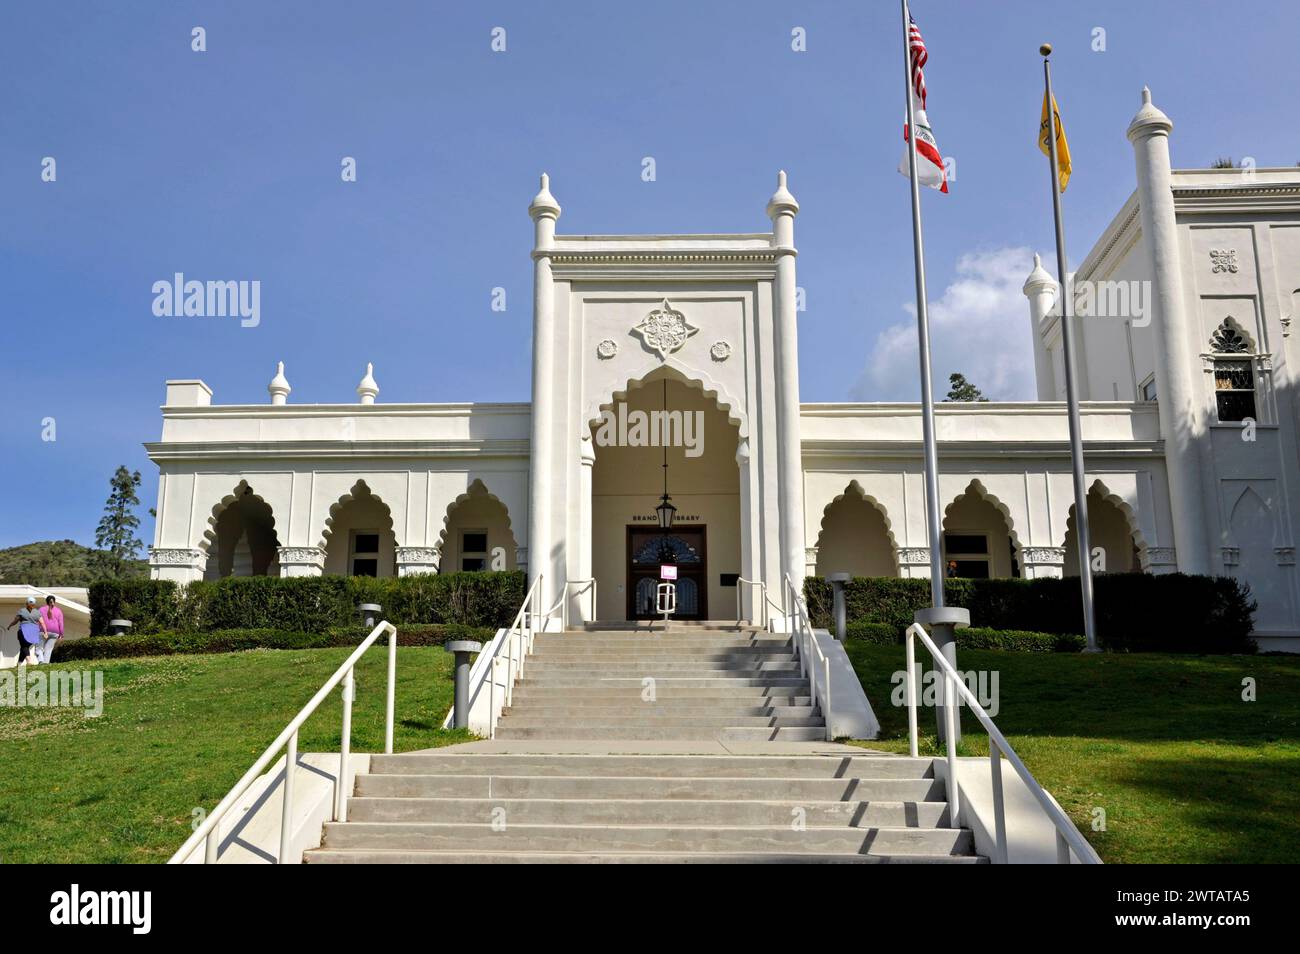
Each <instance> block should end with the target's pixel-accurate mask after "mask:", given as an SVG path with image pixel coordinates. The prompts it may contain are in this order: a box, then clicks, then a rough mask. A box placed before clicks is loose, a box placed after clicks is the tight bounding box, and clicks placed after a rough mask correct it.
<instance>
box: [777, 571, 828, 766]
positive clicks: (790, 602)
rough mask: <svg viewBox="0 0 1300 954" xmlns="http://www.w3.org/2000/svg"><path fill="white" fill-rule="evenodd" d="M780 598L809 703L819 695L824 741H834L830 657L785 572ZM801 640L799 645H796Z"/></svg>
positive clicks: (801, 598)
mask: <svg viewBox="0 0 1300 954" xmlns="http://www.w3.org/2000/svg"><path fill="white" fill-rule="evenodd" d="M781 595H782V601H783V602H785V603H786V606H787V607H789V608H790V609H788V610H787V616H788V618H789V620H790V634H791V643H792V644H793V645H794V649H795V655H796V656H797V657H798V659H799V672H800V674H801V675H805V676H807V677H808V683H809V687H810V689H811V692H812V699H813V702H817V701H818V698H819V697H820V701H821V710H822V718H823V720H824V721H825V723H826V741H827V742H834V741H835V734H834V733H835V729H834V726H833V725H832V724H831V661H830V658H829V657H828V656H827V655H826V654H825V653H824V652H822V648H821V646H819V645H817V634H816V633H814V632H813V628H812V622H811V621H810V620H809V619H808V607H807V606H805V605H804V602H803V595H802V594H800V592H799V590H798V588H797V587H796V586H795V585H794V583H793V582H792V581H791V579H790V574H788V573H787V574H786V575H785V584H784V587H783V591H782V594H781ZM800 641H802V643H803V645H802V646H801V645H800ZM810 648H811V649H812V650H813V652H815V653H816V654H817V662H820V663H821V666H822V679H821V684H820V686H819V685H818V680H817V670H816V666H815V664H814V661H813V659H812V658H811V653H809V649H810Z"/></svg>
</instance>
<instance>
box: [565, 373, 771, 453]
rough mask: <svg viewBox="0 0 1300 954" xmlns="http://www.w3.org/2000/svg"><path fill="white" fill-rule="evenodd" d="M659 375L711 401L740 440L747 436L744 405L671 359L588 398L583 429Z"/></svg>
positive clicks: (713, 381) (712, 383) (705, 378)
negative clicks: (611, 388)
mask: <svg viewBox="0 0 1300 954" xmlns="http://www.w3.org/2000/svg"><path fill="white" fill-rule="evenodd" d="M660 371H663V372H665V373H666V374H667V376H668V377H669V379H670V380H674V381H677V382H678V383H679V384H684V385H686V386H687V387H689V388H692V389H693V390H696V391H699V392H700V393H701V394H703V395H704V396H705V397H706V398H709V399H710V400H712V401H713V403H714V404H715V405H716V406H717V407H718V408H719V409H720V410H721V411H723V412H724V413H725V414H726V415H727V420H728V421H730V422H731V423H732V424H734V425H735V426H736V429H737V430H738V431H739V436H740V439H741V440H744V439H745V438H747V437H748V436H749V422H748V420H747V419H746V416H745V410H744V405H743V404H741V402H740V401H738V400H736V398H735V397H733V396H732V395H731V394H730V393H729V392H728V391H727V388H726V386H725V385H723V384H721V383H719V382H717V381H715V380H714V379H713V378H712V377H710V376H709V375H708V374H707V373H705V372H703V371H700V370H697V369H691V368H687V367H685V366H684V365H682V364H680V363H678V362H677V361H674V360H673V359H672V358H671V357H670V358H668V359H667V360H666V361H664V363H663V364H661V365H660V366H659V367H658V368H652V369H651V370H649V371H647V372H646V373H645V374H642V375H639V376H637V377H631V378H628V379H627V380H626V381H624V382H623V385H622V386H621V387H619V388H617V389H615V390H614V391H612V392H610V393H609V394H608V395H596V396H594V397H592V398H591V399H590V400H589V401H588V402H587V406H586V410H585V411H584V413H583V421H584V422H585V425H586V428H588V429H590V428H591V427H592V426H594V425H596V424H598V423H600V419H601V412H602V411H603V410H604V409H605V408H606V407H609V406H611V405H613V404H614V403H615V402H617V401H625V400H627V396H628V394H629V393H630V392H632V391H635V390H636V389H637V388H638V387H641V386H644V385H645V384H646V382H647V379H649V378H651V376H652V375H654V376H655V378H654V380H658V377H659V375H658V372H660Z"/></svg>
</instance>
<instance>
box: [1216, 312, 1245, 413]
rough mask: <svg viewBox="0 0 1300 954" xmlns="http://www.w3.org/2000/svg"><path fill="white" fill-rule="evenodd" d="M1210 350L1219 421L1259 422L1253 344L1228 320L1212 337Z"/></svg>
mask: <svg viewBox="0 0 1300 954" xmlns="http://www.w3.org/2000/svg"><path fill="white" fill-rule="evenodd" d="M1210 350H1211V352H1212V353H1213V356H1214V403H1215V405H1216V407H1217V410H1218V414H1219V421H1220V422H1221V423H1231V422H1236V421H1244V420H1246V418H1250V419H1251V420H1255V419H1256V418H1257V414H1256V403H1255V360H1254V358H1253V357H1252V356H1251V347H1250V342H1249V341H1248V340H1247V339H1246V336H1245V335H1243V334H1242V333H1241V330H1240V329H1239V328H1237V327H1236V326H1235V325H1234V324H1233V323H1232V320H1231V319H1224V322H1223V324H1221V325H1219V327H1218V328H1217V329H1215V332H1214V334H1212V335H1211V336H1210ZM1229 355H1231V357H1229ZM1238 355H1240V357H1237V356H1238Z"/></svg>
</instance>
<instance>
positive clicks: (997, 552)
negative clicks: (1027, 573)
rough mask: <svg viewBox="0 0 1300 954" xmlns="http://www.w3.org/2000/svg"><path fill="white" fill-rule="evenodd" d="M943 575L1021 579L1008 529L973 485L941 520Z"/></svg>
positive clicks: (979, 487) (994, 508) (1004, 519)
mask: <svg viewBox="0 0 1300 954" xmlns="http://www.w3.org/2000/svg"><path fill="white" fill-rule="evenodd" d="M943 562H944V568H945V569H944V572H945V575H947V576H950V577H965V578H968V579H1000V578H1006V577H1019V576H1020V558H1019V554H1018V552H1017V547H1016V544H1015V541H1014V540H1013V539H1012V535H1011V525H1010V524H1009V523H1008V522H1007V518H1006V517H1005V516H1004V515H1003V513H1002V511H1001V510H1000V509H998V507H997V505H996V504H995V503H994V502H993V501H992V500H991V499H989V497H987V496H986V495H985V494H984V493H983V488H982V487H981V486H980V484H979V482H978V481H973V482H972V483H971V485H970V487H968V488H967V489H966V492H965V493H963V494H962V495H961V496H960V497H958V498H957V499H956V500H954V501H953V502H952V503H950V504H949V505H948V508H947V509H946V510H945V511H944V516H943Z"/></svg>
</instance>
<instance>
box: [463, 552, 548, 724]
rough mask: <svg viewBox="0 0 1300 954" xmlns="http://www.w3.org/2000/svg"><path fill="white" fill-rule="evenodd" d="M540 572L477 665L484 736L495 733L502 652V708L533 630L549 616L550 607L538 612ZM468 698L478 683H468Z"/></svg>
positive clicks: (518, 674)
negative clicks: (484, 695)
mask: <svg viewBox="0 0 1300 954" xmlns="http://www.w3.org/2000/svg"><path fill="white" fill-rule="evenodd" d="M542 576H543V575H542V574H541V573H539V574H537V578H536V579H535V580H533V585H532V586H530V587H529V588H528V592H527V593H525V594H524V601H523V603H522V604H521V605H520V607H519V612H517V613H516V614H515V618H514V619H513V620H512V621H511V623H510V625H509V626H508V627H507V628H506V629H504V630H502V632H501V633H500V634H499V635H498V637H497V638H496V639H494V640H493V641H492V643H491V645H490V646H489V648H488V663H487V665H486V666H484V667H482V668H481V669H479V670H478V671H479V674H480V685H481V680H482V679H483V678H486V679H487V681H488V738H490V739H495V738H496V736H497V718H498V716H497V705H496V701H497V699H496V696H497V673H498V671H499V669H500V668H501V661H502V654H503V652H504V658H505V662H506V679H505V683H504V684H503V685H504V688H505V699H504V700H503V708H504V707H505V706H509V705H510V702H511V700H512V699H513V698H514V689H515V678H516V677H522V676H523V673H524V661H525V660H526V659H527V658H528V656H529V655H530V654H531V653H532V651H533V641H534V637H535V636H536V634H537V630H538V629H539V628H541V627H543V626H545V625H546V621H547V620H548V619H550V617H551V613H553V612H554V607H552V608H551V609H550V610H548V611H547V612H546V613H542V612H541V607H542V603H541V599H542V589H541V588H542ZM469 688H470V698H474V697H476V696H477V695H478V691H477V690H478V689H479V686H470V687H469Z"/></svg>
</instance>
